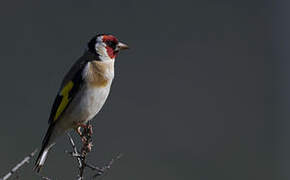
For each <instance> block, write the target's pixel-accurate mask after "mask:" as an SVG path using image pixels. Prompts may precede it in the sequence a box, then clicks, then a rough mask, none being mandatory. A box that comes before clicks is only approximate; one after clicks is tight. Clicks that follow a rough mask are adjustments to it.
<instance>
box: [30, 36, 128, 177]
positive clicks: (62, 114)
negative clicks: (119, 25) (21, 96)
mask: <svg viewBox="0 0 290 180" xmlns="http://www.w3.org/2000/svg"><path fill="white" fill-rule="evenodd" d="M123 49H128V46H127V45H126V44H124V43H121V42H119V41H118V39H117V38H115V37H114V36H113V35H109V34H99V35H96V36H95V37H93V38H92V39H91V40H90V41H89V42H88V45H87V50H86V51H85V53H84V54H83V55H82V56H81V57H80V58H79V60H78V61H77V62H76V63H75V64H74V65H73V66H72V67H71V69H70V70H69V72H68V73H67V74H66V75H65V77H64V79H63V81H62V84H61V87H60V89H59V92H58V94H57V96H56V98H55V100H54V103H53V106H52V109H51V113H50V117H49V121H48V122H49V128H48V130H47V132H46V135H45V137H44V139H43V141H42V148H41V150H40V152H39V155H38V158H37V160H36V163H35V170H36V171H37V172H39V171H40V169H41V167H42V166H43V165H44V162H45V160H46V158H47V155H48V152H49V150H50V148H51V147H52V146H53V145H54V144H55V140H56V138H57V137H59V136H61V135H63V134H64V133H65V132H66V131H68V130H70V129H74V130H76V131H78V130H79V129H78V128H79V127H80V126H83V125H84V124H86V123H87V122H88V121H89V120H91V119H93V118H94V117H95V115H96V114H97V113H98V112H99V111H100V109H101V108H102V106H103V105H104V103H105V101H106V99H107V97H108V95H109V92H110V87H111V83H112V81H113V78H114V62H115V58H116V56H117V54H118V52H119V51H120V50H123ZM78 132H79V131H78Z"/></svg>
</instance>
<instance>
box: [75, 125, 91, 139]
mask: <svg viewBox="0 0 290 180" xmlns="http://www.w3.org/2000/svg"><path fill="white" fill-rule="evenodd" d="M89 126H90V125H89ZM81 128H83V129H87V128H88V125H86V124H82V123H77V129H76V132H77V133H78V135H79V136H80V137H81V138H82V142H83V143H84V142H86V141H87V138H86V137H85V135H84V133H82V131H81Z"/></svg>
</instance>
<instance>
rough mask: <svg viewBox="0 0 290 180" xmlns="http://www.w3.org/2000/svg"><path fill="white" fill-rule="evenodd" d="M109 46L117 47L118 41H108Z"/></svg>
mask: <svg viewBox="0 0 290 180" xmlns="http://www.w3.org/2000/svg"><path fill="white" fill-rule="evenodd" d="M106 44H107V46H109V47H111V48H112V49H115V48H116V43H115V42H114V41H106Z"/></svg>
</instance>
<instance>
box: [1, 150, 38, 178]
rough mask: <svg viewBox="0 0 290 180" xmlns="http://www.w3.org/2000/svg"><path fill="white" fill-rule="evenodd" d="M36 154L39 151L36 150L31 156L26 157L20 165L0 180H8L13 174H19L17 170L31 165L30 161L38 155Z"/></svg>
mask: <svg viewBox="0 0 290 180" xmlns="http://www.w3.org/2000/svg"><path fill="white" fill-rule="evenodd" d="M36 152H37V149H35V150H34V151H33V152H32V153H31V154H29V155H28V156H26V157H25V158H24V159H23V160H22V161H21V162H20V163H18V164H16V166H15V167H13V168H12V169H11V170H10V172H9V173H8V174H6V175H5V176H4V177H2V178H0V180H7V179H8V178H10V176H12V174H14V173H15V172H17V170H18V169H19V168H20V167H21V166H23V165H24V164H25V163H29V160H30V159H31V158H32V157H33V156H34V155H35V154H36Z"/></svg>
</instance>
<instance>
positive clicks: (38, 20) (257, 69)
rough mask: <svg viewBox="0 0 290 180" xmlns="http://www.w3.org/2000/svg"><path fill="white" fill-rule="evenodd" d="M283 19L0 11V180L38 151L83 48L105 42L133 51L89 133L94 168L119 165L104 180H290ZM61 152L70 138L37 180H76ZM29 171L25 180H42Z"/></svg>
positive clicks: (250, 8) (110, 7)
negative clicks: (104, 38)
mask: <svg viewBox="0 0 290 180" xmlns="http://www.w3.org/2000/svg"><path fill="white" fill-rule="evenodd" d="M279 6H282V7H284V9H282V8H280V7H279ZM288 7H289V4H287V2H286V1H285V4H282V2H281V5H279V4H270V3H268V2H267V1H264V0H256V1H252V0H236V1H233V0H219V1H217V0H195V1H186V0H179V1H165V0H164V1H134V0H123V1H96V0H94V1H93V0H86V1H77V0H74V1H66V0H64V1H57V0H50V1H36V0H35V1H20V0H18V1H8V0H2V1H1V2H0V22H1V29H0V32H1V33H0V59H1V61H0V82H1V93H0V99H1V101H0V109H1V121H2V123H1V126H0V142H1V150H0V174H1V175H3V174H5V173H6V172H8V171H9V169H10V168H11V167H12V166H13V165H15V164H16V163H17V162H18V161H20V160H21V159H22V158H23V157H24V156H25V155H27V154H28V153H30V152H31V151H32V150H33V149H34V148H35V147H39V146H40V144H41V139H42V137H43V135H44V133H45V131H46V128H47V119H48V116H49V112H50V108H51V105H52V103H53V100H54V97H55V95H56V93H57V90H58V88H59V84H60V82H61V79H62V77H63V75H64V74H65V73H66V72H67V70H68V69H69V67H70V66H71V65H72V63H73V62H74V61H75V60H76V59H77V58H78V57H79V56H80V55H81V54H82V53H83V50H84V49H85V44H86V42H87V41H88V40H89V39H90V38H91V37H92V36H94V35H95V34H96V33H103V32H106V33H112V34H114V35H116V36H117V37H118V38H119V39H120V40H122V41H124V42H126V43H128V44H129V45H130V47H131V49H130V51H126V52H123V53H121V54H120V56H119V57H118V58H117V60H116V77H115V81H114V83H113V86H112V91H111V94H110V96H109V99H108V101H107V103H106V104H105V106H104V108H103V110H102V111H101V113H99V115H98V116H97V117H96V119H95V120H94V121H93V126H94V145H95V146H94V149H93V152H92V153H91V154H90V159H91V161H92V162H94V163H95V164H98V165H103V163H105V162H106V161H108V160H110V159H111V158H112V157H114V156H115V155H116V154H117V153H119V152H122V153H123V154H124V157H123V158H122V159H121V160H120V161H118V162H116V163H115V164H114V166H113V168H112V169H111V170H110V171H109V173H108V174H107V176H106V177H104V178H103V179H106V180H110V179H112V180H113V179H114V180H116V179H124V180H125V179H126V180H127V179H129V180H131V179H132V180H137V179H138V180H148V179H166V180H177V179H178V180H181V179H182V180H183V179H184V180H187V179H198V180H211V179H223V180H233V179H234V180H245V179H253V180H256V179H265V180H266V179H283V178H284V179H289V178H288V177H290V174H289V171H288V169H289V165H290V162H289V160H290V155H289V153H288V152H289V151H290V145H289V142H288V139H287V137H289V136H290V133H289V132H288V131H287V128H288V127H289V125H290V124H289V122H288V123H287V118H288V119H289V116H290V115H289V112H287V108H286V107H288V109H289V106H290V105H289V102H290V101H289V98H290V97H289V96H287V97H288V98H284V96H283V93H285V94H286V93H287V91H288V92H289V90H290V86H289V85H286V84H289V83H288V82H289V81H288V79H287V78H285V76H287V75H288V77H289V75H290V74H289V72H288V71H287V66H289V63H288V59H287V57H289V56H290V54H289V53H285V56H283V55H278V54H280V53H282V52H280V51H283V52H284V51H285V52H287V48H288V47H289V42H290V36H289V33H288V32H289V30H290V27H289V25H287V23H288V24H289V22H288V20H287V18H285V15H287V14H284V13H283V12H287V9H288ZM273 16H274V18H273ZM283 17H284V18H285V19H284V20H283ZM273 22H274V23H273ZM285 24H286V25H285ZM284 26H285V27H284ZM275 27H276V28H275ZM286 27H287V28H288V29H287V28H286ZM280 28H281V29H283V31H282V32H284V34H285V35H286V34H287V37H288V39H287V40H285V39H284V38H283V34H281V33H280V32H281V31H280ZM285 28H286V29H285ZM273 32H275V33H276V34H275V35H274V36H273ZM273 37H274V38H273ZM281 42H284V44H282V45H283V46H285V45H286V46H285V48H284V49H283V48H281V49H280V46H281ZM287 45H288V46H287ZM274 49H279V50H277V51H274ZM274 53H277V56H276V57H274V56H275V54H274ZM283 60H284V61H285V63H284V64H283ZM286 61H287V62H286ZM281 85H283V86H282V87H284V89H283V90H280V89H279V88H280V87H281ZM275 95H277V98H276V97H275ZM286 105H287V106H286ZM78 142H79V141H78ZM64 150H70V145H69V143H68V141H67V138H66V137H64V138H61V139H60V141H59V142H58V144H57V146H55V148H54V149H53V151H52V152H51V154H50V156H49V158H48V161H47V164H46V166H45V168H44V170H43V174H45V175H47V176H49V177H51V178H52V179H74V177H75V176H76V173H77V169H76V163H75V161H74V160H73V159H71V158H70V157H68V156H67V155H65V154H64ZM31 169H32V164H29V165H28V166H25V168H23V169H22V170H21V171H20V179H39V177H37V176H36V175H35V174H34V173H33V172H32V170H31Z"/></svg>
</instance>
